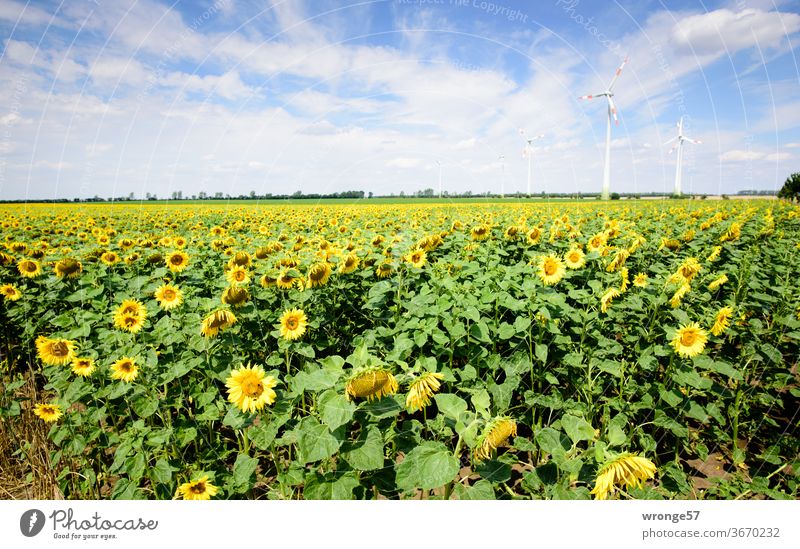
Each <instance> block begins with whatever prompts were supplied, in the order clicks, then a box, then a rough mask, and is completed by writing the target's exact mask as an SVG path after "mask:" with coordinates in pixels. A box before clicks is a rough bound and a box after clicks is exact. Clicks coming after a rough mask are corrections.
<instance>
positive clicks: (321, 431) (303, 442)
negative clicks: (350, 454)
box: [295, 417, 341, 463]
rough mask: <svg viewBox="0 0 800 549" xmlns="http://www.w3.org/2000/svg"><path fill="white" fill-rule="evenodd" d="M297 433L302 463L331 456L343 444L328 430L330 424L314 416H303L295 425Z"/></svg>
mask: <svg viewBox="0 0 800 549" xmlns="http://www.w3.org/2000/svg"><path fill="white" fill-rule="evenodd" d="M295 433H296V435H297V448H298V450H300V462H301V463H311V462H312V461H319V460H321V459H325V458H328V457H331V456H332V455H333V454H334V453H336V450H338V449H339V445H340V444H341V442H340V441H339V440H338V439H337V438H336V437H334V436H333V435H332V434H331V432H330V430H328V426H327V425H323V424H321V423H320V422H319V421H317V419H316V418H314V417H306V418H303V420H302V421H300V423H298V424H297V427H295Z"/></svg>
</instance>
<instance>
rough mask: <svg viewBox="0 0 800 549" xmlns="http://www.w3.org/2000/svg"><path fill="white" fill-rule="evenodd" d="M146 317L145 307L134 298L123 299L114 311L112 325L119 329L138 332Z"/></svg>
mask: <svg viewBox="0 0 800 549" xmlns="http://www.w3.org/2000/svg"><path fill="white" fill-rule="evenodd" d="M146 319H147V308H146V307H145V306H144V305H142V303H140V302H139V301H137V300H136V299H126V300H124V301H123V302H122V303H121V304H120V306H119V307H117V310H116V311H114V326H116V327H117V328H119V329H120V330H124V331H126V332H130V333H132V334H135V333H138V332H139V331H140V330H141V329H142V327H143V326H144V321H145V320H146Z"/></svg>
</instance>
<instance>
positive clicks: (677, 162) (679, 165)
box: [664, 116, 702, 196]
mask: <svg viewBox="0 0 800 549" xmlns="http://www.w3.org/2000/svg"><path fill="white" fill-rule="evenodd" d="M675 140H677V142H676V143H675V144H674V145H673V146H672V148H671V149H670V150H669V154H672V153H673V152H675V149H677V150H678V155H677V157H676V159H675V191H674V192H675V194H676V195H677V196H680V195H681V171H682V170H681V168H682V167H683V166H682V164H683V142H684V141H688V142H689V143H694V144H695V145H699V144H701V143H702V141H699V140H697V139H692V138H690V137H686V136H685V135H683V117H682V116H681V118H680V120H678V135H676V136H675V137H673V138H672V139H670V140H669V141H667V142H666V143H664V145H669V144H670V143H672V142H673V141H675Z"/></svg>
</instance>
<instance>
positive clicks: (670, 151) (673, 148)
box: [669, 141, 680, 154]
mask: <svg viewBox="0 0 800 549" xmlns="http://www.w3.org/2000/svg"><path fill="white" fill-rule="evenodd" d="M679 143H680V141H679V142H678V143H675V144H674V145H673V146H672V148H671V149H670V150H669V154H672V153H674V152H675V149H677V148H678V144H679Z"/></svg>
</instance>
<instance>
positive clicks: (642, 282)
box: [633, 273, 647, 288]
mask: <svg viewBox="0 0 800 549" xmlns="http://www.w3.org/2000/svg"><path fill="white" fill-rule="evenodd" d="M633 285H634V286H636V287H637V288H645V287H646V286H647V273H638V274H637V275H636V276H635V277H633Z"/></svg>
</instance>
